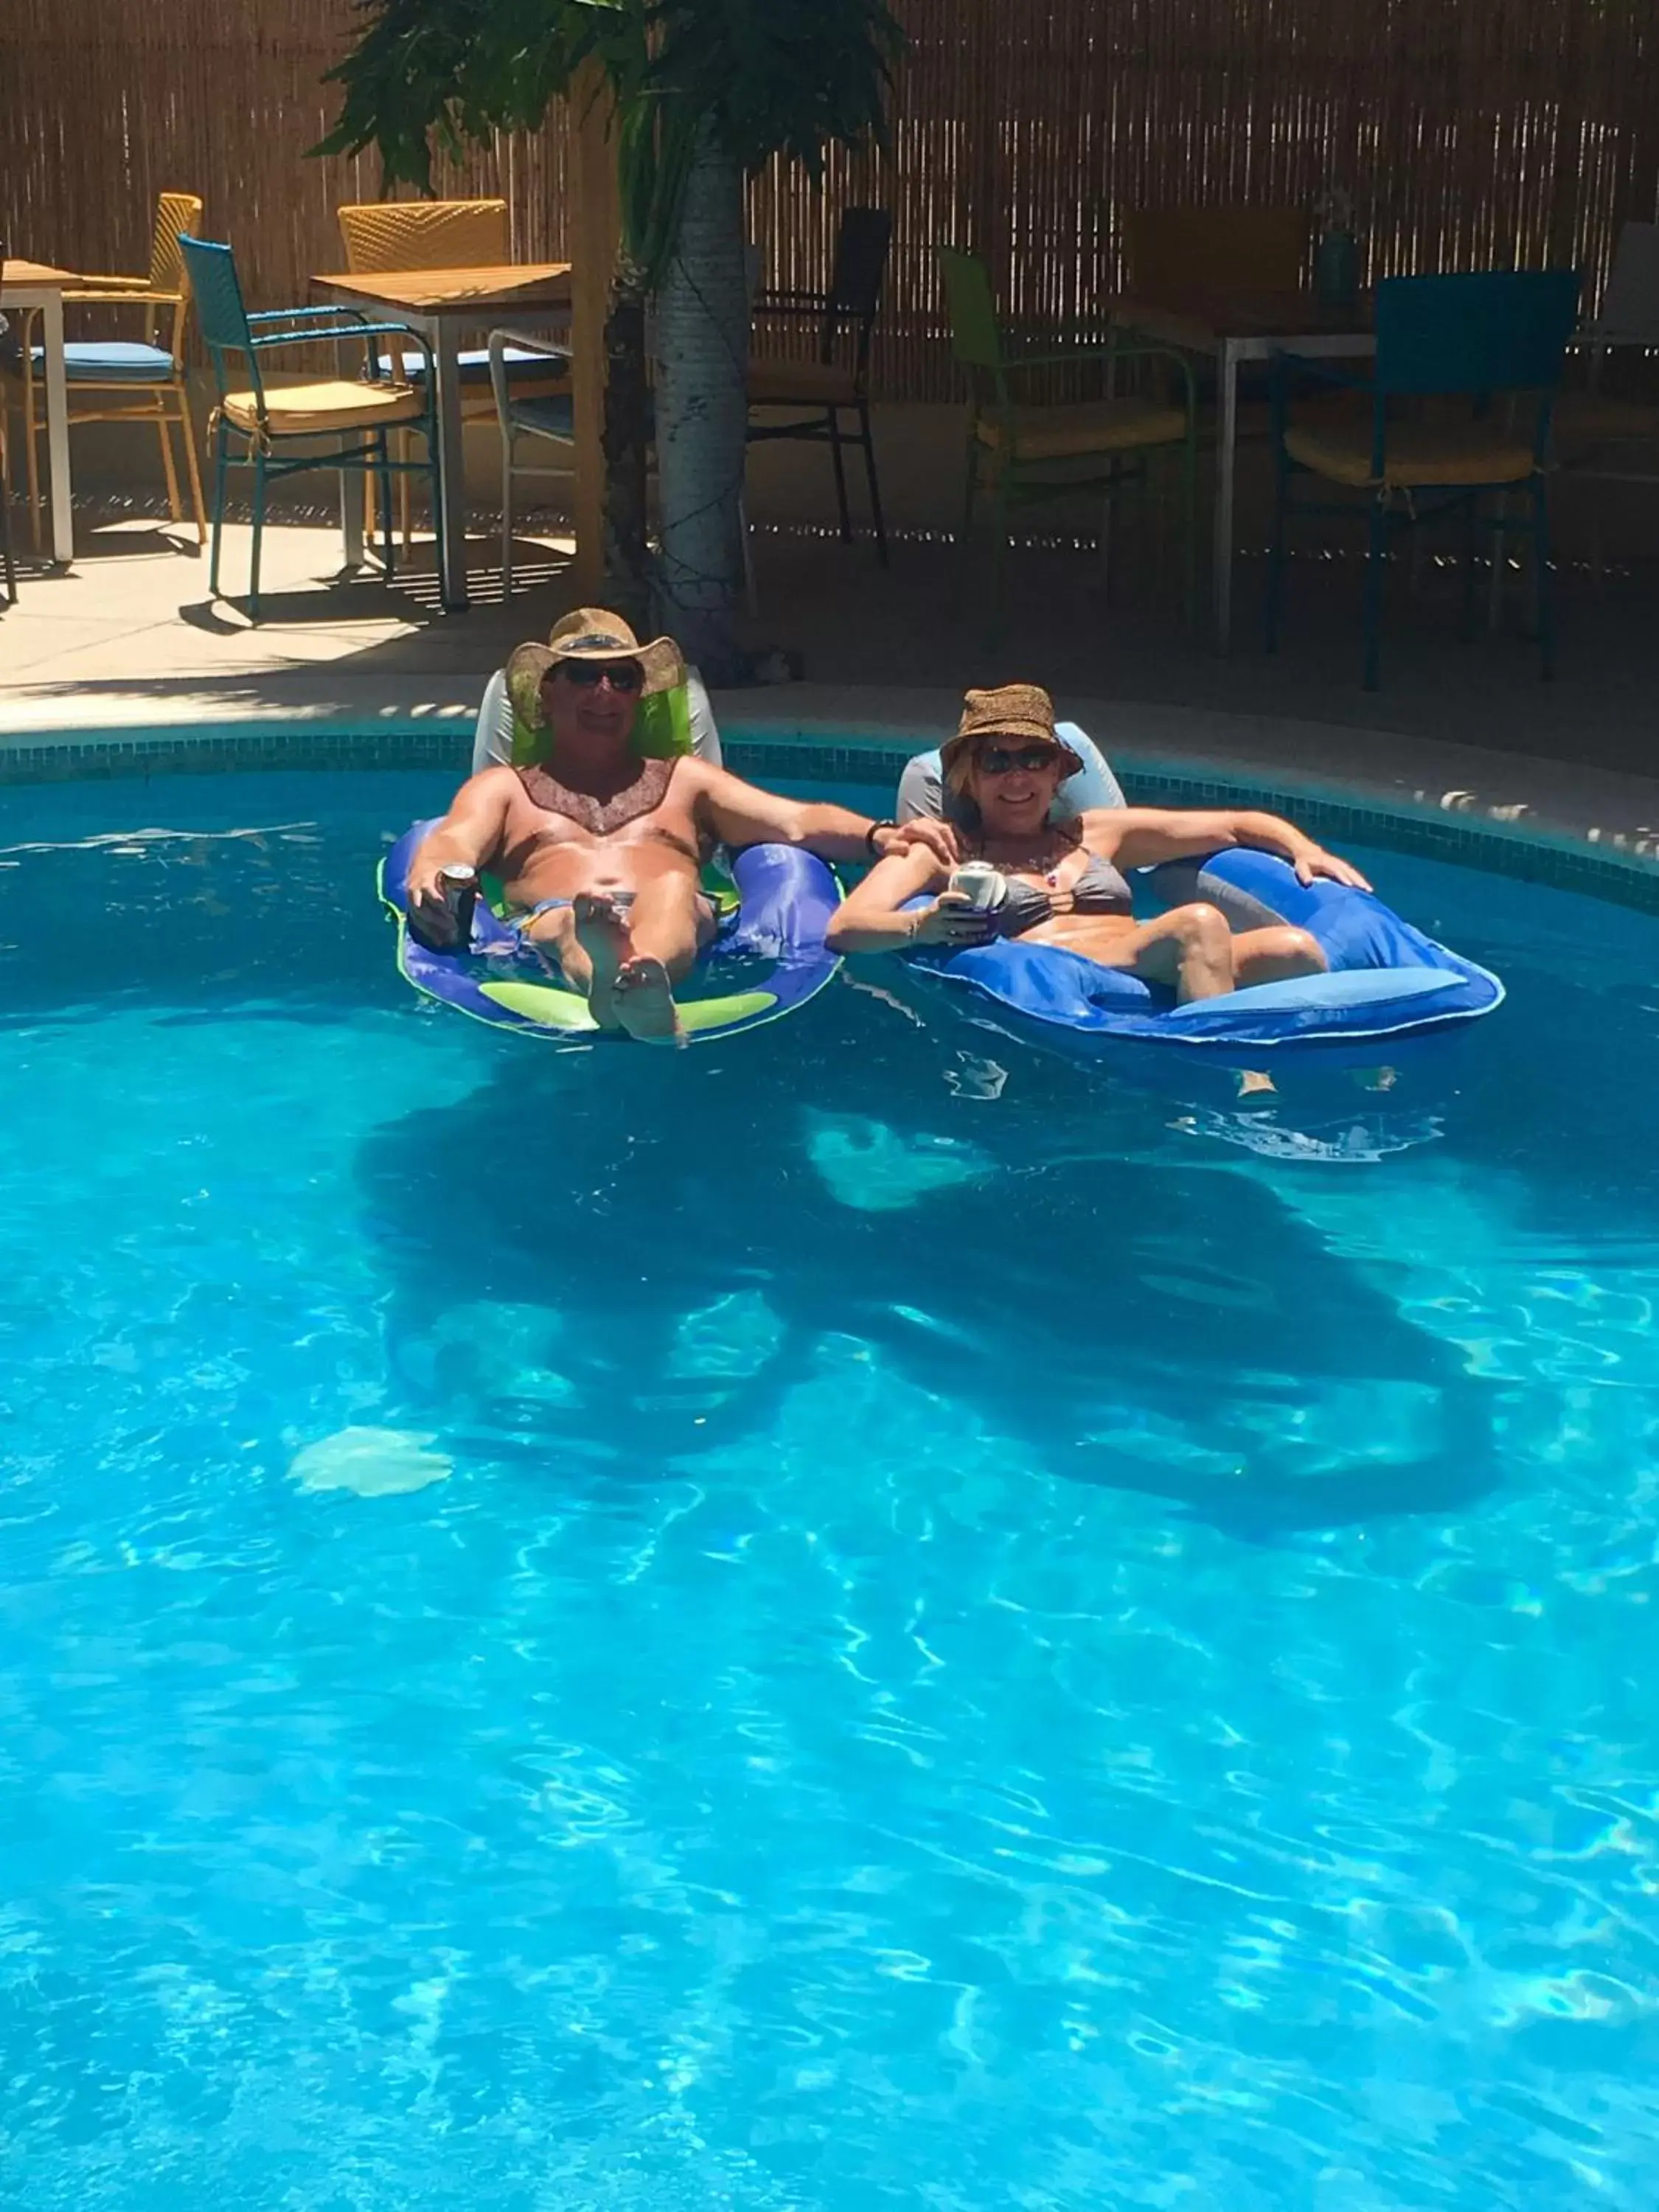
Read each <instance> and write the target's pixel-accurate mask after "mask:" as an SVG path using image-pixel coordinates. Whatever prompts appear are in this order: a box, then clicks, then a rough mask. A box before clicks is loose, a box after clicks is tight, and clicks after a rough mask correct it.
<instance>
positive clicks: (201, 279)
mask: <svg viewBox="0 0 1659 2212" xmlns="http://www.w3.org/2000/svg"><path fill="white" fill-rule="evenodd" d="M179 247H180V249H181V250H182V252H183V253H184V257H185V264H186V265H187V266H188V268H189V270H190V278H191V289H192V290H193V292H194V293H195V295H196V307H197V313H198V314H199V315H200V317H201V321H202V335H203V337H204V338H205V339H206V341H207V347H208V351H209V353H210V356H211V357H212V361H213V374H214V379H215V381H216V385H217V386H218V392H219V398H218V404H217V405H216V407H215V409H214V410H213V417H212V421H211V422H210V428H211V429H212V431H213V433H214V453H213V463H214V473H213V557H212V563H211V568H210V573H209V578H208V588H209V590H210V592H212V593H213V595H214V596H215V597H217V596H218V592H219V546H220V539H221V536H222V528H223V523H224V510H225V471H226V469H227V467H228V466H229V465H231V464H232V463H233V462H234V464H235V465H237V466H239V467H251V468H252V471H253V556H252V562H251V565H250V569H249V575H248V597H247V607H248V615H249V618H250V619H251V620H252V621H255V622H257V621H258V618H259V550H260V543H261V539H262V538H263V535H264V520H265V486H266V484H267V483H270V482H272V481H273V480H276V479H280V478H281V477H289V476H297V475H299V474H300V473H301V471H303V470H306V469H331V470H347V471H349V470H356V471H361V472H362V473H364V474H367V472H368V471H369V470H371V469H372V470H374V473H375V475H376V477H377V478H378V480H379V483H380V521H381V532H382V542H383V546H384V558H385V562H386V574H387V575H388V576H389V575H391V574H392V477H393V476H394V475H396V476H404V475H410V474H418V475H422V476H424V477H427V478H428V480H429V483H430V488H431V495H432V511H433V513H435V514H437V513H441V512H442V507H441V502H440V497H439V480H438V429H437V418H436V414H435V407H436V398H435V395H436V392H437V385H438V380H437V376H436V374H435V369H434V364H433V360H432V348H431V345H430V343H428V340H427V339H426V338H424V337H422V335H421V333H420V332H419V331H416V330H411V329H410V326H409V325H407V324H406V323H372V322H370V321H369V320H368V318H367V317H366V316H365V315H364V314H362V312H361V311H360V310H359V309H357V308H356V307H275V308H270V309H269V310H266V311H264V312H263V313H258V314H253V315H251V314H249V313H248V311H247V309H246V306H245V305H244V303H243V300H242V287H241V283H240V279H239V278H238V276H237V274H236V264H235V260H234V258H233V256H232V253H231V250H230V248H229V246H220V245H216V244H213V243H210V241H209V240H205V239H200V238H188V237H185V236H183V235H182V234H181V235H180V237H179ZM381 337H402V338H404V339H406V340H408V341H409V342H410V344H412V345H413V346H415V347H416V348H418V349H420V351H421V352H422V354H423V355H424V356H425V363H426V374H425V376H424V378H422V380H420V381H419V382H418V383H410V382H408V381H406V380H404V378H403V377H401V376H396V375H393V374H391V372H390V368H389V366H388V365H387V364H386V362H383V360H382V358H381V355H380V349H379V347H378V346H377V345H375V344H374V343H372V342H373V341H374V340H375V339H377V338H381ZM359 339H361V340H362V341H363V342H364V356H363V367H362V376H361V377H360V378H359V379H356V380H353V379H351V378H349V377H343V376H332V377H322V378H318V379H316V380H312V381H309V382H307V383H304V384H291V385H282V386H267V385H266V383H265V380H264V374H262V371H261V368H260V357H261V356H262V355H264V354H267V353H269V352H270V351H272V350H273V349H275V348H276V347H278V346H301V345H319V344H322V343H325V342H327V343H338V342H339V341H341V340H350V341H352V342H354V343H355V342H356V341H357V340H359ZM233 355H235V356H241V357H242V358H243V359H244V360H245V362H246V370H245V372H244V374H246V379H247V381H246V384H245V385H240V386H238V385H234V384H233V382H232V380H231V377H230V374H229V372H228V362H229V360H230V357H231V356H233ZM392 429H413V430H419V431H420V432H422V435H424V437H425V439H426V459H424V460H421V461H416V460H410V459H402V458H400V459H397V460H393V459H392V458H391V456H390V453H389V450H388V444H387V433H388V432H389V431H391V430H392ZM233 436H234V437H239V438H240V439H242V440H243V441H245V444H246V452H244V453H240V454H234V453H231V451H230V440H231V439H232V437H233ZM319 438H328V439H338V440H339V441H341V442H340V444H339V447H338V449H337V450H330V451H325V452H323V453H317V452H314V451H313V452H307V453H300V452H293V453H288V454H284V453H283V452H282V448H283V447H284V446H288V445H293V446H296V447H297V446H301V445H307V444H313V443H314V441H316V440H318V439H319ZM354 439H355V440H356V441H357V442H356V443H350V442H348V441H351V440H354Z"/></svg>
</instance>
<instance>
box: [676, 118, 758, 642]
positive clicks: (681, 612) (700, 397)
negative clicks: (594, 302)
mask: <svg viewBox="0 0 1659 2212" xmlns="http://www.w3.org/2000/svg"><path fill="white" fill-rule="evenodd" d="M656 322H657V330H656V356H657V358H656V432H657V479H658V498H659V503H660V509H661V517H662V551H661V558H660V563H659V585H660V588H661V592H662V596H663V599H664V602H665V608H664V618H665V622H666V623H667V626H668V628H669V629H671V631H672V632H673V634H674V635H675V636H676V637H677V638H678V641H679V643H680V645H681V647H682V648H683V649H684V652H685V653H686V656H687V658H688V659H691V660H694V661H696V663H697V665H698V666H699V667H700V668H701V669H702V673H703V675H704V677H705V678H706V679H707V680H708V682H710V683H716V684H717V683H720V682H722V681H725V682H730V681H732V679H733V678H737V677H739V676H740V675H741V673H742V671H743V665H744V658H743V653H742V650H741V648H740V647H739V646H738V641H737V635H736V629H735V624H734V613H735V609H736V605H737V597H738V590H739V588H740V587H741V584H742V580H743V549H742V544H741V542H740V539H739V538H738V530H739V527H740V515H741V507H742V499H743V472H744V451H745V445H744V433H745V430H746V427H747V422H748V395H747V378H748V362H749V288H748V285H747V283H746V282H745V278H744V208H743V180H742V177H741V174H740V173H739V171H738V165H737V163H736V162H735V161H732V159H731V158H730V157H729V156H728V155H725V154H723V153H721V152H720V150H719V149H718V148H717V147H716V145H715V144H714V138H713V135H712V133H711V132H710V131H709V130H708V128H707V126H705V128H704V130H703V131H702V134H701V136H700V137H699V140H698V143H697V150H696V157H695V159H694V160H693V162H692V165H691V168H690V174H689V175H688V177H687V179H686V185H685V198H684V210H683V212H682V214H681V217H680V226H679V235H678V240H677V241H676V244H675V248H674V252H673V254H672V256H671V258H670V261H669V264H668V267H667V270H666V271H665V275H664V277H663V281H662V283H661V285H660V286H659V289H658V292H657V319H656Z"/></svg>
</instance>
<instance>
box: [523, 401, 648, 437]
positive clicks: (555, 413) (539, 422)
mask: <svg viewBox="0 0 1659 2212" xmlns="http://www.w3.org/2000/svg"><path fill="white" fill-rule="evenodd" d="M507 413H508V415H509V416H510V417H511V419H512V422H513V428H514V429H517V430H530V431H539V432H540V433H541V434H542V435H543V436H544V437H548V438H574V436H575V435H576V428H575V412H574V402H573V400H572V398H571V395H570V393H569V392H539V393H538V394H536V395H535V396H534V397H532V398H526V399H515V400H513V404H512V405H511V406H510V407H509V408H508V410H507ZM645 435H646V436H647V438H654V437H655V436H656V435H657V410H656V409H655V407H654V406H653V404H652V401H651V396H650V394H649V393H647V395H646V403H645Z"/></svg>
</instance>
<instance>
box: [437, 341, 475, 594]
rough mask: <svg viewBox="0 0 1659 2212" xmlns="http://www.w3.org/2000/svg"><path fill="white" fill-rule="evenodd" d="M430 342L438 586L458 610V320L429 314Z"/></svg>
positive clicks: (462, 478) (461, 524)
mask: <svg viewBox="0 0 1659 2212" xmlns="http://www.w3.org/2000/svg"><path fill="white" fill-rule="evenodd" d="M429 327H431V328H432V344H433V350H434V352H435V354H436V355H437V357H438V476H439V483H440V498H439V504H440V505H441V507H442V510H443V512H442V513H441V515H440V516H439V518H438V589H439V594H440V596H441V599H442V600H443V603H444V605H445V606H446V607H447V608H448V609H449V610H450V611H452V612H453V613H457V614H459V613H460V612H461V611H463V609H465V605H466V453H465V447H464V446H463V444H462V442H461V440H462V431H461V365H460V361H459V349H458V348H457V346H456V343H455V331H456V325H455V323H454V322H453V321H452V320H451V319H450V318H449V317H447V316H445V315H436V316H434V318H433V324H432V325H430V326H429Z"/></svg>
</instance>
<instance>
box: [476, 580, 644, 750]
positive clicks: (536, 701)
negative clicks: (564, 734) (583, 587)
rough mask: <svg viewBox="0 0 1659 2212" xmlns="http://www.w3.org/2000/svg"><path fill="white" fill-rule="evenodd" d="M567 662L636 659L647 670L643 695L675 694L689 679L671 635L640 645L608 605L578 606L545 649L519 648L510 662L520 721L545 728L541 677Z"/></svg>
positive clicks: (509, 674) (509, 680) (511, 687)
mask: <svg viewBox="0 0 1659 2212" xmlns="http://www.w3.org/2000/svg"><path fill="white" fill-rule="evenodd" d="M562 660H585V661H592V660H636V661H637V662H638V663H639V665H640V666H641V669H642V670H643V671H645V683H644V685H643V687H642V688H643V692H644V695H645V696H647V697H648V696H650V694H651V693H652V692H653V691H672V690H675V689H676V688H677V686H678V685H679V684H684V681H685V663H684V660H683V659H682V658H681V656H680V649H679V647H678V646H677V645H676V644H675V642H674V641H673V639H672V638H671V637H655V638H653V639H652V641H651V642H650V643H649V644H648V645H641V643H640V641H639V640H638V638H636V637H635V635H634V633H633V631H632V630H631V629H629V627H628V624H627V623H625V622H624V621H623V618H622V617H621V616H620V615H614V614H611V612H609V611H608V610H607V609H605V608H604V607H576V608H574V609H573V610H572V611H571V612H570V613H569V614H568V615H564V616H562V617H561V618H560V619H559V620H558V621H557V622H556V623H554V625H553V627H552V629H550V631H549V633H548V638H547V643H546V644H545V645H534V644H532V645H520V646H517V647H514V648H513V653H512V655H511V657H510V658H509V659H508V661H507V692H508V695H509V696H510V697H511V699H512V701H513V710H514V712H515V713H516V714H517V715H518V717H519V720H520V721H521V722H523V723H524V724H525V725H526V726H527V727H528V728H530V729H532V730H543V729H545V728H546V726H547V716H546V714H545V713H544V710H543V707H542V678H544V676H545V675H546V674H547V672H548V671H549V670H550V669H552V668H556V667H557V666H558V665H559V663H560V662H561V661H562Z"/></svg>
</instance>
